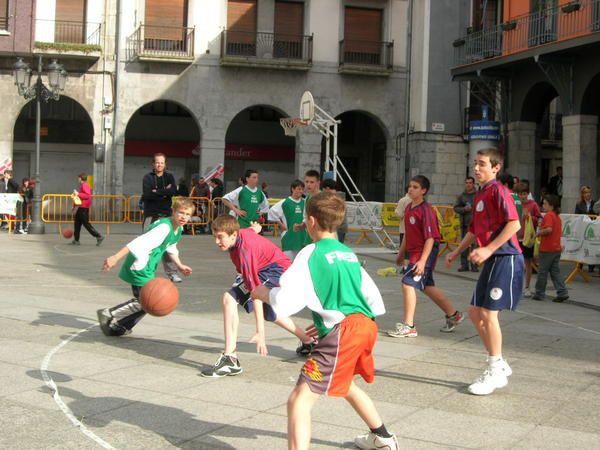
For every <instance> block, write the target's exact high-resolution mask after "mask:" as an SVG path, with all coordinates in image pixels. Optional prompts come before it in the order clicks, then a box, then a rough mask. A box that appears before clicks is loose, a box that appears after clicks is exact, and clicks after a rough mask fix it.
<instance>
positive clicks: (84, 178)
mask: <svg viewBox="0 0 600 450" xmlns="http://www.w3.org/2000/svg"><path fill="white" fill-rule="evenodd" d="M87 177H88V176H87V173H85V172H81V173H80V174H79V175H77V178H81V179H82V180H84V181H87ZM71 179H72V178H71Z"/></svg>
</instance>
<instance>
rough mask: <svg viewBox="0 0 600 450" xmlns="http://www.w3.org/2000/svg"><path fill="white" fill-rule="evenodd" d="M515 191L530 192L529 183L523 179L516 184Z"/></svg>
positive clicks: (519, 192)
mask: <svg viewBox="0 0 600 450" xmlns="http://www.w3.org/2000/svg"><path fill="white" fill-rule="evenodd" d="M515 192H516V193H517V194H521V193H523V192H525V193H526V194H529V183H523V182H522V181H521V182H520V183H518V184H517V185H516V186H515Z"/></svg>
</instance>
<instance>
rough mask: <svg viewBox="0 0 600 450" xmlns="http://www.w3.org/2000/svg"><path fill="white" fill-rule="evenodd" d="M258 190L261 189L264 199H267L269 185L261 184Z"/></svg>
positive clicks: (264, 182)
mask: <svg viewBox="0 0 600 450" xmlns="http://www.w3.org/2000/svg"><path fill="white" fill-rule="evenodd" d="M260 188H261V189H262V191H263V194H265V197H267V198H269V192H268V189H269V185H268V184H267V182H266V181H263V182H262V184H261V185H260Z"/></svg>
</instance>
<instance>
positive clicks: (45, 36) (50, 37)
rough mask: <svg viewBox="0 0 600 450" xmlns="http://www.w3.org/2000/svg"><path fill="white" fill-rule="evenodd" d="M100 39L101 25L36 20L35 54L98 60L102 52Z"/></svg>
mask: <svg viewBox="0 0 600 450" xmlns="http://www.w3.org/2000/svg"><path fill="white" fill-rule="evenodd" d="M100 38H101V24H99V23H92V22H70V21H66V20H45V19H36V21H35V49H34V52H35V53H36V54H45V55H61V56H63V55H67V56H73V57H80V58H83V59H98V57H99V56H100V52H101V51H102V47H101V46H100Z"/></svg>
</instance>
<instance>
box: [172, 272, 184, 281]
mask: <svg viewBox="0 0 600 450" xmlns="http://www.w3.org/2000/svg"><path fill="white" fill-rule="evenodd" d="M169 279H170V280H171V281H172V282H173V283H181V282H182V281H183V280H182V279H181V277H180V276H179V275H177V274H176V273H174V274H172V275H169Z"/></svg>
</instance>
